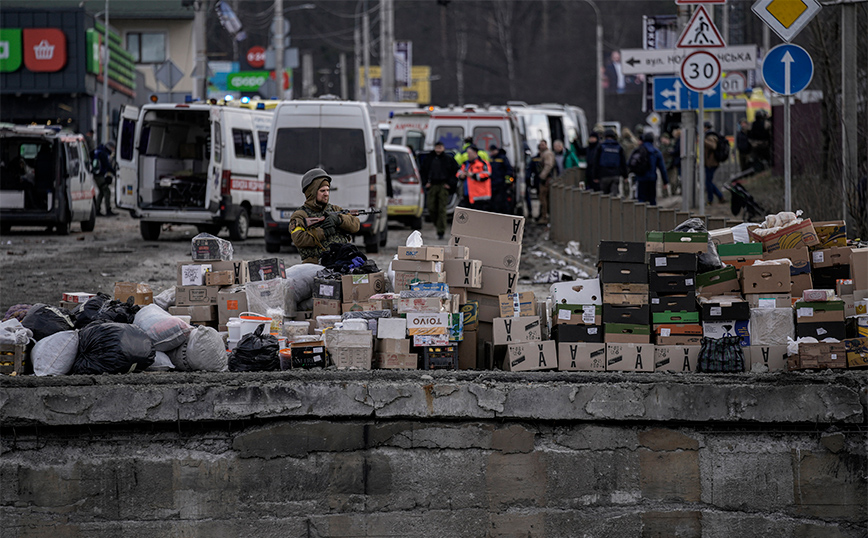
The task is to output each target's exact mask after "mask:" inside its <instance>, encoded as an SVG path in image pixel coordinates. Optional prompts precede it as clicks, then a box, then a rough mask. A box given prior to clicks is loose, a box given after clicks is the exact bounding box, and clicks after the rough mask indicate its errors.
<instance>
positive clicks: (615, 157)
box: [597, 141, 621, 168]
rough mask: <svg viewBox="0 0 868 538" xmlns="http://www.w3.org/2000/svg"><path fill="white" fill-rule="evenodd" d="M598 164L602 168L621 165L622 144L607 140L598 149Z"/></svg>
mask: <svg viewBox="0 0 868 538" xmlns="http://www.w3.org/2000/svg"><path fill="white" fill-rule="evenodd" d="M597 151H598V153H597V166H599V167H600V168H620V167H621V145H620V144H618V143H617V142H615V141H605V142H603V143H602V144H600V149H599V150H597Z"/></svg>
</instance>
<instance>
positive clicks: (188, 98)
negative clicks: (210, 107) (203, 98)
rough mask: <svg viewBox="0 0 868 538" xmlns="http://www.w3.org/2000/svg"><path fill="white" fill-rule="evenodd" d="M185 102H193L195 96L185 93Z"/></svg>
mask: <svg viewBox="0 0 868 538" xmlns="http://www.w3.org/2000/svg"><path fill="white" fill-rule="evenodd" d="M184 102H185V103H192V102H193V96H192V95H190V94H187V95H185V96H184Z"/></svg>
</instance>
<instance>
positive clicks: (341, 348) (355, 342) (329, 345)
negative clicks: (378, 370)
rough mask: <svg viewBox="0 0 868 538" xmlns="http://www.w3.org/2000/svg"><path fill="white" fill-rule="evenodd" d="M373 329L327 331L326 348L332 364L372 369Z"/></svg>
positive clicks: (339, 366) (342, 367) (341, 367)
mask: <svg viewBox="0 0 868 538" xmlns="http://www.w3.org/2000/svg"><path fill="white" fill-rule="evenodd" d="M371 339H372V337H371V331H350V330H331V331H326V333H325V340H326V349H327V350H328V353H329V356H330V357H331V361H332V364H334V365H335V366H337V367H338V369H344V368H357V369H361V370H370V369H371V358H372V353H373V351H374V349H373V348H374V346H373V342H372V340H371Z"/></svg>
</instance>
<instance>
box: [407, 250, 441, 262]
mask: <svg viewBox="0 0 868 538" xmlns="http://www.w3.org/2000/svg"><path fill="white" fill-rule="evenodd" d="M445 257H446V252H445V251H444V249H443V247H398V259H399V260H418V261H432V262H442V261H443V260H444V259H445Z"/></svg>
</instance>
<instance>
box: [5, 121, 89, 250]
mask: <svg viewBox="0 0 868 538" xmlns="http://www.w3.org/2000/svg"><path fill="white" fill-rule="evenodd" d="M91 166H92V165H91V162H90V158H89V155H88V151H87V145H86V144H85V140H84V137H83V136H82V135H80V134H77V133H73V132H71V131H67V130H63V129H60V128H59V127H46V126H37V125H34V126H24V125H12V124H2V125H0V231H2V232H3V233H7V232H9V229H10V228H11V227H12V226H48V227H51V228H53V229H54V230H55V231H56V232H57V233H58V234H60V235H67V234H69V232H70V231H71V226H72V223H73V222H80V223H81V231H83V232H91V231H93V229H94V226H95V224H96V207H95V206H94V197H95V195H96V188H95V186H94V182H93V174H92V173H91V170H92V168H91Z"/></svg>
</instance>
